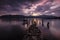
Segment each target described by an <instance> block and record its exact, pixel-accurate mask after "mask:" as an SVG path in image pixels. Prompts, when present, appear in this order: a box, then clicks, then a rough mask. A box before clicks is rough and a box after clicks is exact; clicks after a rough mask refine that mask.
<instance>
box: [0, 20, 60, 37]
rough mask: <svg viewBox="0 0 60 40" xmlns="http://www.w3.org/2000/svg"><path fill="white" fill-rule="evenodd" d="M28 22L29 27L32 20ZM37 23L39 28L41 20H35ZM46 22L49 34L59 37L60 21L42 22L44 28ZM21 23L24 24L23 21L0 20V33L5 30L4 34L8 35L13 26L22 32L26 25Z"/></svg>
mask: <svg viewBox="0 0 60 40" xmlns="http://www.w3.org/2000/svg"><path fill="white" fill-rule="evenodd" d="M28 20H29V21H28V23H29V25H31V20H32V19H28ZM37 21H38V23H37V26H39V27H40V26H42V23H41V22H42V20H41V19H37ZM48 22H49V31H50V32H51V34H52V35H53V36H55V37H60V20H59V19H48V20H47V19H45V20H43V24H44V27H45V28H47V23H48ZM23 23H24V22H23V21H17V20H11V21H7V20H3V19H0V31H1V30H5V32H6V31H8V33H9V32H11V30H12V29H13V27H14V26H15V28H17V27H18V28H19V29H18V30H22V31H23V30H26V29H27V27H25V26H26V25H23ZM47 29H48V28H47ZM3 33H4V32H3ZM3 33H2V34H3ZM0 34H1V32H0ZM4 34H5V33H4ZM9 35H10V34H9Z"/></svg>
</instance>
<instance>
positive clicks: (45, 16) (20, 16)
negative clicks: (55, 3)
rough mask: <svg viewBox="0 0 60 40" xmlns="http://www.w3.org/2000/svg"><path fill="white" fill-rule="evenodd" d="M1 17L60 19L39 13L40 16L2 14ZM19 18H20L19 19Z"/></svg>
mask: <svg viewBox="0 0 60 40" xmlns="http://www.w3.org/2000/svg"><path fill="white" fill-rule="evenodd" d="M0 18H1V19H17V20H19V19H20V18H21V19H23V18H41V19H60V17H56V16H52V15H40V16H24V15H3V16H0ZM21 19H20V20H21Z"/></svg>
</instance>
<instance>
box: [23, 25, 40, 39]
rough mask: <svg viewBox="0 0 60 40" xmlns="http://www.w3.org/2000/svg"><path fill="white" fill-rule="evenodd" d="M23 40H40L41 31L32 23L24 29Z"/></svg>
mask: <svg viewBox="0 0 60 40" xmlns="http://www.w3.org/2000/svg"><path fill="white" fill-rule="evenodd" d="M23 40H41V31H40V30H39V29H38V27H36V25H35V24H32V25H31V26H30V27H29V29H28V30H26V34H25V35H24V39H23Z"/></svg>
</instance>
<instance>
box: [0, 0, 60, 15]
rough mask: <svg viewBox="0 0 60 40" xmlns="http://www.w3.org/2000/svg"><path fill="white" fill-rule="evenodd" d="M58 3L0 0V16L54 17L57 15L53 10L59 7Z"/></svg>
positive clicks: (50, 1) (39, 0)
mask: <svg viewBox="0 0 60 40" xmlns="http://www.w3.org/2000/svg"><path fill="white" fill-rule="evenodd" d="M59 3H60V0H0V15H31V14H32V13H37V14H39V13H40V14H48V15H49V14H53V15H55V14H59V12H58V11H57V10H55V9H58V8H59V7H60V4H59ZM59 10H60V9H59ZM53 11H54V12H53ZM56 11H57V12H56Z"/></svg>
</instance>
